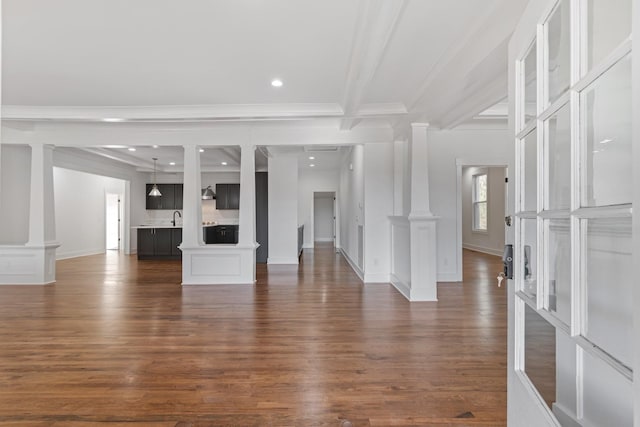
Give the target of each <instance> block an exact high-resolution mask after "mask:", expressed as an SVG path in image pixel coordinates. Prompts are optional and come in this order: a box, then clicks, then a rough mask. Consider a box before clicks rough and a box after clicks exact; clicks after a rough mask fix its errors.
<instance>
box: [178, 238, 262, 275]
mask: <svg viewBox="0 0 640 427" xmlns="http://www.w3.org/2000/svg"><path fill="white" fill-rule="evenodd" d="M257 246H258V245H257V244H256V245H242V246H240V245H232V244H230V245H204V246H195V247H186V246H185V247H183V246H180V250H181V251H182V284H183V285H243V284H245V285H253V284H255V281H256V248H257Z"/></svg>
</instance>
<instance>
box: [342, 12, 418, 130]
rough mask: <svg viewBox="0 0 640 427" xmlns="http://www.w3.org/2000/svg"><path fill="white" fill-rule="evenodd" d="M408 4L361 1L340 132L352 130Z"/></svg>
mask: <svg viewBox="0 0 640 427" xmlns="http://www.w3.org/2000/svg"><path fill="white" fill-rule="evenodd" d="M407 3H408V0H394V1H388V0H361V1H360V10H359V14H358V16H359V19H358V22H357V24H356V29H355V34H354V37H353V43H352V45H351V55H350V58H349V65H348V68H347V77H346V81H345V85H344V92H343V96H342V109H343V110H344V115H345V117H344V118H343V119H342V122H341V123H340V129H341V130H350V129H352V128H353V126H355V125H356V124H357V123H358V121H357V120H355V119H354V116H355V115H356V113H357V111H358V110H359V108H360V106H361V104H362V100H363V98H364V96H365V94H366V91H367V89H368V88H369V86H370V85H371V82H372V81H373V79H374V77H375V75H376V72H377V71H378V68H379V67H380V64H381V62H382V59H383V58H384V55H385V53H386V51H387V48H388V46H389V41H390V40H391V38H392V37H393V34H394V32H395V30H396V28H397V26H398V22H399V21H400V17H401V16H402V12H403V11H404V10H405V8H406V6H407Z"/></svg>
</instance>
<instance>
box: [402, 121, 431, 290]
mask: <svg viewBox="0 0 640 427" xmlns="http://www.w3.org/2000/svg"><path fill="white" fill-rule="evenodd" d="M428 128H429V125H428V124H426V123H412V124H411V139H410V142H409V144H410V150H411V211H410V213H409V229H410V233H409V235H410V249H409V251H410V258H411V275H410V276H411V282H410V285H409V286H410V288H409V296H408V298H409V300H411V301H437V300H438V284H437V281H436V277H437V274H436V273H437V252H436V221H437V220H438V217H436V216H434V215H433V214H432V213H431V208H430V206H429V156H428V147H427V129H428Z"/></svg>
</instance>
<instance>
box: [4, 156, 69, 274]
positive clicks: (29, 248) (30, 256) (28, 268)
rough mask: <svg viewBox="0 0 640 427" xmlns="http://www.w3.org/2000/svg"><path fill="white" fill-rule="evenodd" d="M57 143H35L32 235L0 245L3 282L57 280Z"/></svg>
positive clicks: (30, 225) (32, 181) (30, 206)
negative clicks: (24, 239)
mask: <svg viewBox="0 0 640 427" xmlns="http://www.w3.org/2000/svg"><path fill="white" fill-rule="evenodd" d="M55 226H56V224H55V203H54V197H53V146H51V145H43V144H31V183H30V196H29V239H28V241H27V243H26V244H24V245H2V246H0V284H18V285H46V284H49V283H53V282H55V280H56V248H58V246H60V244H59V243H58V242H56V241H55V238H56V229H55Z"/></svg>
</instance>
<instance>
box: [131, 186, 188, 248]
mask: <svg viewBox="0 0 640 427" xmlns="http://www.w3.org/2000/svg"><path fill="white" fill-rule="evenodd" d="M161 191H162V190H161ZM180 243H182V229H181V228H139V229H138V259H180V257H181V256H182V252H181V251H180V249H178V245H179V244H180Z"/></svg>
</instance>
